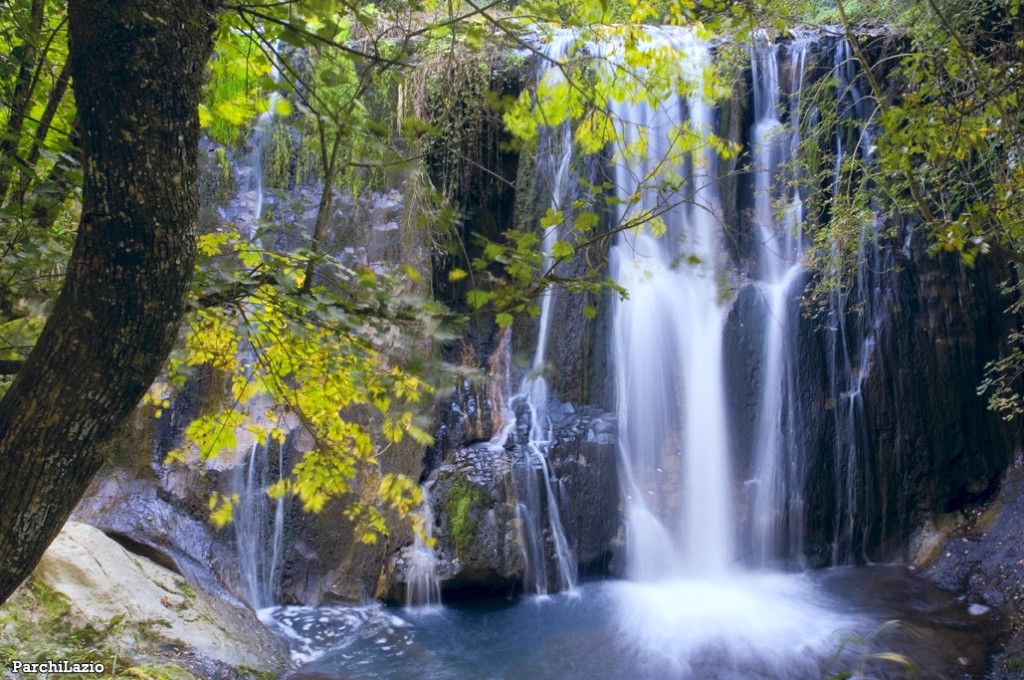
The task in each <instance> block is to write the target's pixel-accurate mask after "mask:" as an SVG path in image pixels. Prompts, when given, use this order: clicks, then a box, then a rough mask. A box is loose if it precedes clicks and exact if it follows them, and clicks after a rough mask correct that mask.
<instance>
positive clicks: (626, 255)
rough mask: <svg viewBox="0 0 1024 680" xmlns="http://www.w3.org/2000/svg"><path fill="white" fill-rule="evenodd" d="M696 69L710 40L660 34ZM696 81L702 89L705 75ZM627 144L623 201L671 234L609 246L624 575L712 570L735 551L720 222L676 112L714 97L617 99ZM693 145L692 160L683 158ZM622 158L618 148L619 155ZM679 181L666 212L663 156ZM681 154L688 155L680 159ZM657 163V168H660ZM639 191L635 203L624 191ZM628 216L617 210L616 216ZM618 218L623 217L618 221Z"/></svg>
mask: <svg viewBox="0 0 1024 680" xmlns="http://www.w3.org/2000/svg"><path fill="white" fill-rule="evenodd" d="M652 40H656V41H667V42H668V44H670V45H671V46H672V47H673V48H674V49H675V50H677V51H678V53H679V54H680V58H681V59H685V60H688V62H690V66H691V68H689V69H686V71H687V72H689V73H690V74H693V75H695V74H700V73H701V72H702V71H703V70H704V66H705V65H706V63H707V62H708V60H709V59H710V57H709V50H708V47H707V46H706V45H705V44H703V43H702V42H701V41H700V40H698V39H697V38H696V37H694V36H693V35H692V34H690V33H678V34H673V33H666V34H665V35H662V34H655V35H654V36H652ZM696 85H697V86H696V87H695V88H694V89H695V90H696V91H698V92H699V91H700V89H701V87H700V83H697V84H696ZM612 114H613V115H614V116H615V117H616V118H618V119H620V120H622V121H625V123H626V126H627V130H628V136H627V137H626V139H625V140H624V143H625V144H629V143H631V142H633V141H635V137H636V136H638V135H646V136H647V137H648V139H647V140H646V143H645V145H644V146H646V148H647V149H648V157H647V158H646V159H644V160H643V161H642V162H641V167H640V168H637V167H635V166H633V165H632V164H627V163H626V162H625V161H623V160H619V161H618V162H617V163H616V168H615V170H616V171H615V180H616V181H615V184H616V189H615V190H616V196H617V198H619V199H620V203H619V209H620V211H624V210H625V209H626V207H627V206H628V207H630V208H632V209H635V210H638V211H643V210H652V211H660V210H665V211H664V212H663V220H664V223H665V226H666V233H665V234H664V235H663V236H662V237H660V238H658V237H656V236H654V235H652V234H651V233H650V232H649V231H642V232H640V233H631V232H623V233H622V234H620V235H619V237H618V241H617V242H616V244H615V245H614V246H613V247H612V250H611V254H610V258H609V259H610V267H611V271H612V277H613V278H614V280H615V281H616V282H617V283H618V284H620V285H621V286H622V287H623V288H624V289H625V290H626V291H627V292H628V296H629V298H628V300H626V301H617V302H616V305H615V312H614V313H615V320H614V338H615V339H614V343H613V348H614V349H613V351H614V364H615V366H616V390H617V395H618V397H617V399H618V406H617V414H618V418H619V443H620V449H621V463H622V467H621V470H622V472H623V477H624V480H625V482H624V483H625V493H626V499H627V508H628V510H627V513H628V517H627V522H628V528H627V541H628V544H627V551H628V561H629V574H630V575H631V576H633V577H635V578H638V579H641V580H648V579H652V578H656V577H659V576H666V575H669V574H678V573H681V572H684V571H685V572H688V573H696V574H700V573H717V572H721V571H722V570H724V569H725V568H726V567H727V565H728V564H729V563H730V562H731V561H732V559H733V552H734V551H733V546H732V543H733V533H734V532H733V524H734V523H733V519H732V509H731V507H730V506H731V502H730V498H729V497H730V491H729V489H730V472H729V461H728V443H727V433H726V427H727V426H726V422H725V402H724V397H723V390H724V387H723V379H722V329H723V325H724V311H723V308H722V306H721V305H720V304H719V291H718V284H717V281H716V277H715V273H716V266H717V260H718V250H719V243H718V240H719V238H720V226H719V221H718V217H717V214H716V206H717V204H718V194H717V190H716V186H715V183H714V172H715V167H716V163H715V157H714V155H713V152H712V151H711V148H710V146H707V145H705V146H699V147H698V148H696V149H693V150H687V149H680V144H681V137H682V136H683V131H682V128H681V124H682V123H683V122H684V121H683V120H681V119H680V117H681V116H686V117H687V119H686V120H688V122H689V129H690V130H692V131H694V132H697V133H707V132H709V131H710V130H711V118H712V112H711V103H710V102H706V101H704V100H703V99H702V98H701V97H700V96H699V95H693V96H690V97H685V98H684V97H680V96H672V97H670V98H668V99H667V100H665V101H662V102H661V103H660V105H658V106H657V107H652V106H650V105H648V104H647V103H635V104H628V105H621V104H614V103H613V104H612ZM686 151H689V153H688V154H686V155H687V156H688V158H682V157H680V156H681V154H682V153H684V152H686ZM620 155H624V154H621V153H620ZM665 157H668V158H670V159H678V161H677V167H676V168H674V169H675V170H677V171H678V172H680V173H681V174H684V176H685V178H686V185H685V187H686V189H685V190H686V191H688V194H689V200H688V201H685V202H679V203H678V204H675V205H670V206H669V207H668V208H667V209H664V208H663V205H662V204H663V197H662V196H660V195H659V193H658V191H657V190H656V189H654V188H652V186H655V185H656V184H657V183H658V180H659V173H660V172H663V171H665V168H659V167H658V166H659V164H660V163H661V162H662V159H663V158H665ZM684 160H688V161H689V163H688V164H687V165H688V169H689V172H688V174H685V173H686V170H687V167H684V162H683V161H684ZM655 168H658V170H657V171H656V170H655ZM637 195H638V196H640V200H639V201H638V202H637V201H631V198H630V197H633V196H637ZM627 217H628V215H625V214H623V215H622V218H623V219H625V218H627ZM620 221H621V220H620Z"/></svg>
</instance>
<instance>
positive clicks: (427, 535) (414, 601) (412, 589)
mask: <svg viewBox="0 0 1024 680" xmlns="http://www.w3.org/2000/svg"><path fill="white" fill-rule="evenodd" d="M431 485H432V482H427V483H425V484H423V486H422V487H421V489H422V490H423V504H422V505H421V506H420V519H419V522H418V526H417V530H416V532H415V533H416V537H415V538H414V539H413V544H412V547H411V548H409V551H408V552H407V553H406V556H405V559H406V562H407V563H408V567H407V568H406V578H405V606H406V607H420V606H425V607H432V606H436V605H439V604H441V581H440V579H439V578H438V576H437V551H436V550H435V549H434V545H433V542H434V511H433V509H432V507H431V505H430V487H431Z"/></svg>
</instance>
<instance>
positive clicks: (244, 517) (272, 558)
mask: <svg viewBox="0 0 1024 680" xmlns="http://www.w3.org/2000/svg"><path fill="white" fill-rule="evenodd" d="M289 450H290V439H286V440H285V443H284V444H277V443H276V442H274V443H271V444H259V443H257V444H254V445H253V447H252V451H251V453H250V455H249V459H248V461H247V462H246V463H245V464H244V465H241V466H239V467H237V468H235V475H234V477H235V478H234V480H233V484H232V488H234V489H235V490H236V493H237V494H238V499H239V500H238V504H237V505H236V506H235V509H234V526H235V541H236V543H237V546H238V559H239V563H240V568H241V573H242V582H243V585H244V586H245V592H246V595H247V596H248V600H249V605H250V606H251V607H252V608H253V609H255V610H257V611H258V610H260V609H263V608H265V607H269V606H271V605H274V604H276V603H277V602H279V601H280V597H279V595H280V585H281V558H282V556H283V550H284V521H285V508H284V497H283V496H282V497H280V498H277V499H272V498H270V497H269V496H268V495H267V487H268V486H270V485H271V484H273V483H274V482H276V481H277V480H278V479H280V478H281V473H282V470H284V469H285V462H286V460H287V453H288V451H289ZM275 454H276V455H275Z"/></svg>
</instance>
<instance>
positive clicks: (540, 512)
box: [492, 33, 577, 595]
mask: <svg viewBox="0 0 1024 680" xmlns="http://www.w3.org/2000/svg"><path fill="white" fill-rule="evenodd" d="M574 41H575V39H574V38H573V36H572V35H571V34H569V33H565V34H561V35H559V36H558V37H556V39H555V40H553V41H552V42H550V43H548V45H547V47H546V50H545V56H546V57H547V60H546V64H549V63H552V62H555V61H558V60H560V59H562V58H563V57H564V56H565V55H566V54H567V53H568V50H569V48H570V47H571V45H572V44H573V42H574ZM551 72H552V73H557V70H556V69H551ZM542 75H543V74H542ZM541 148H542V149H543V151H542V152H541V153H540V154H538V157H539V164H540V174H541V176H542V177H543V178H544V180H545V181H547V182H548V186H549V188H550V193H551V209H552V210H554V211H556V212H559V211H562V210H563V208H564V207H565V206H564V205H563V204H564V203H565V201H566V194H567V186H568V181H569V162H570V160H571V158H572V130H571V129H570V128H569V126H568V125H562V126H560V127H558V128H556V129H553V130H550V131H548V132H547V133H546V134H545V135H544V137H543V140H542V147H541ZM566 216H567V215H566ZM557 240H558V231H557V227H550V228H548V229H546V230H545V232H544V235H543V237H542V239H541V251H542V254H543V264H542V267H543V271H547V270H549V269H550V268H551V267H552V265H553V264H554V259H553V258H552V256H551V248H552V245H553V244H554V243H555V241H557ZM554 294H555V293H554V291H553V290H548V291H547V292H545V293H544V294H543V296H542V297H541V300H540V318H539V320H538V330H537V344H536V348H535V350H534V355H533V361H532V363H531V365H530V371H529V373H528V374H527V375H526V376H525V377H524V378H523V381H522V383H521V384H520V386H519V389H518V390H517V391H516V392H515V394H512V395H510V396H509V397H507V398H506V399H505V400H504V403H505V404H507V407H506V409H507V412H506V413H505V417H504V419H503V420H504V422H505V423H506V424H505V426H504V427H503V428H502V430H501V432H499V433H498V434H497V435H496V436H495V438H494V440H493V441H492V444H493V445H495V446H499V447H502V448H506V447H507V444H508V443H509V441H510V439H511V442H512V444H513V448H514V450H516V451H517V452H519V451H522V452H524V454H525V460H524V461H523V462H524V465H525V468H526V474H525V475H524V477H523V479H524V483H523V484H522V485H521V487H522V488H519V489H518V492H519V505H518V507H517V508H516V514H517V520H518V525H519V544H520V545H521V546H522V550H523V559H524V561H525V563H526V573H525V576H524V579H523V580H524V586H525V588H526V590H527V591H528V592H532V593H535V594H538V595H544V594H546V593H548V592H549V590H550V589H551V588H552V587H555V588H556V589H557V590H570V589H572V588H573V587H574V586H575V585H576V576H577V568H576V557H575V555H574V554H573V551H572V548H570V546H569V540H568V538H567V537H566V534H565V529H564V526H563V524H562V520H561V515H560V511H559V509H558V506H559V499H558V494H557V489H558V488H559V486H558V483H557V480H556V479H555V478H554V476H553V474H552V472H551V467H550V465H549V463H548V451H549V450H550V448H551V443H552V441H553V435H552V425H551V418H550V416H549V412H548V408H549V402H550V400H551V395H550V394H549V388H548V382H547V380H546V379H545V377H544V369H545V366H546V357H547V348H548V336H549V334H550V331H551V307H552V301H553V298H554ZM504 349H505V351H506V352H508V351H510V349H509V344H508V343H506V344H505V347H504ZM508 391H509V392H511V390H508ZM517 479H519V477H517ZM544 518H546V519H547V522H546V523H545V521H544ZM549 541H550V552H551V553H553V557H554V559H553V565H554V567H555V573H554V574H549V573H548V559H547V555H548V553H549V550H548V545H549Z"/></svg>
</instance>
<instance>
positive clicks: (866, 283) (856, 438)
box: [827, 40, 892, 564]
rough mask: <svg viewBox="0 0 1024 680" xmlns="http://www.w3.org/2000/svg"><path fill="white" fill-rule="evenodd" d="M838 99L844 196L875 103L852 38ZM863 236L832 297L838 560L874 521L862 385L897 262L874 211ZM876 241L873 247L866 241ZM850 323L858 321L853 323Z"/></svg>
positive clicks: (868, 148)
mask: <svg viewBox="0 0 1024 680" xmlns="http://www.w3.org/2000/svg"><path fill="white" fill-rule="evenodd" d="M833 77H834V78H835V81H836V87H837V100H838V101H839V116H840V123H841V124H840V125H838V126H837V128H836V136H835V140H836V145H835V154H836V161H835V176H834V181H833V196H834V197H835V196H841V195H843V194H844V193H845V192H846V191H847V190H848V187H849V185H850V184H851V183H856V182H860V181H863V180H862V179H861V172H860V171H859V170H858V169H857V168H856V163H857V162H859V163H870V157H871V154H872V141H871V134H872V133H871V126H870V125H869V123H868V122H867V121H869V120H870V113H871V110H870V108H869V106H870V102H868V101H867V100H865V99H864V97H863V94H862V92H861V83H860V77H859V73H858V68H857V62H856V60H855V59H854V56H853V51H852V48H851V46H850V44H849V42H847V41H846V40H842V41H840V42H839V44H838V45H837V47H836V52H835V58H834V62H833ZM862 224H863V227H862V231H861V234H860V242H861V243H862V244H865V247H866V251H865V258H866V260H865V262H864V264H862V265H861V266H860V267H859V268H858V269H857V272H856V276H855V280H854V281H853V282H852V285H850V286H848V287H846V288H842V289H840V290H836V291H834V292H832V293H831V294H830V296H829V301H828V305H829V306H828V310H829V317H828V318H829V330H828V333H827V351H828V379H829V389H830V392H831V398H832V400H833V404H832V406H833V408H832V419H833V426H834V428H835V446H836V448H835V456H834V461H833V466H834V468H833V482H832V484H833V486H834V503H835V506H834V508H833V518H834V519H833V532H832V536H833V540H832V551H831V552H832V555H831V560H832V563H833V564H844V563H849V562H851V561H857V560H859V559H863V557H864V553H865V549H866V547H867V542H868V536H866V535H862V536H858V535H857V532H858V529H857V527H869V526H871V525H872V524H873V522H871V517H870V515H871V513H872V508H871V505H872V504H871V503H870V502H869V501H868V499H870V498H871V497H872V496H873V490H872V489H871V488H870V487H869V484H870V483H871V480H872V478H873V475H872V474H871V472H870V470H868V469H866V466H867V465H868V463H867V461H868V456H867V455H866V453H867V445H868V441H869V439H868V437H869V434H868V432H867V430H866V423H865V418H864V401H863V394H862V390H861V388H862V386H863V384H864V381H865V380H866V379H867V377H868V374H869V372H870V370H871V361H872V357H873V353H874V349H875V344H876V342H877V338H878V332H879V330H880V327H881V324H882V321H883V316H882V311H883V310H882V308H881V305H880V304H879V297H880V294H881V293H880V284H881V282H882V276H883V275H884V272H886V271H889V270H891V268H892V267H891V263H889V262H884V261H883V259H884V258H885V257H886V256H884V255H883V253H882V251H881V249H880V248H879V246H878V243H877V239H876V238H875V236H876V232H877V228H878V223H877V219H876V218H875V216H874V215H872V218H871V219H866V220H863V222H862ZM868 244H870V245H868ZM851 324H852V325H851Z"/></svg>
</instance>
